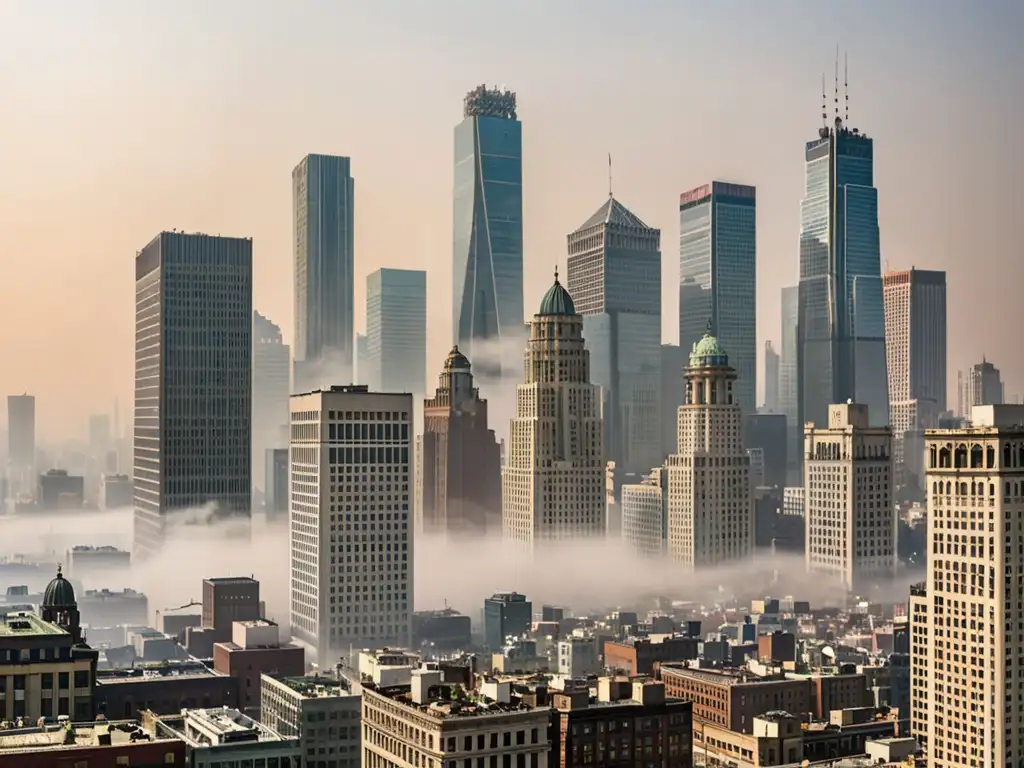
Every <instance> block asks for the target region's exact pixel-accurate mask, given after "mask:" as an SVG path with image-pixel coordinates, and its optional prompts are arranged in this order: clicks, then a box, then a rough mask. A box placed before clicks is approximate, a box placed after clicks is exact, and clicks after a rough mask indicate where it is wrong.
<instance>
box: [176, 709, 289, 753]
mask: <svg viewBox="0 0 1024 768" xmlns="http://www.w3.org/2000/svg"><path fill="white" fill-rule="evenodd" d="M157 720H158V722H159V726H158V727H157V729H156V730H157V732H158V733H160V732H162V733H164V734H167V735H171V736H174V737H176V738H179V739H181V740H182V741H184V742H185V743H186V744H188V745H189V746H190V747H192V748H196V747H216V746H219V745H222V744H225V745H226V744H231V743H238V742H243V741H249V742H252V741H261V742H275V741H276V742H292V741H293V740H291V739H285V738H283V737H282V736H280V735H279V734H277V733H275V732H274V731H272V730H270V729H269V728H267V727H266V726H264V725H261V724H260V723H258V722H256V721H255V720H253V719H252V718H251V717H249V716H248V715H244V714H242V713H241V712H239V711H238V710H237V709H232V708H230V707H219V708H215V709H213V708H211V709H183V710H181V714H179V715H169V716H164V717H158V718H157Z"/></svg>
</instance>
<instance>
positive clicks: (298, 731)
mask: <svg viewBox="0 0 1024 768" xmlns="http://www.w3.org/2000/svg"><path fill="white" fill-rule="evenodd" d="M260 696H261V706H260V722H261V723H263V724H264V725H265V726H267V727H268V728H270V729H271V730H272V731H274V732H275V733H279V734H281V735H282V736H284V737H285V738H293V739H299V741H300V743H301V744H302V747H303V749H304V750H305V751H306V755H307V760H306V765H309V764H310V763H313V762H314V761H313V760H312V759H310V756H312V755H316V756H317V758H318V761H317V762H316V763H314V765H319V762H320V761H325V763H326V765H328V766H332V768H360V766H361V765H362V746H361V745H362V738H361V736H360V731H361V730H362V729H361V726H360V716H361V713H360V709H361V706H362V698H361V697H360V696H359V695H358V694H353V692H352V689H351V687H349V686H346V685H343V684H342V683H341V682H339V681H338V680H336V679H334V678H330V677H317V676H304V677H281V676H271V675H263V676H262V678H261V680H260ZM325 723H326V727H325V725H324V724H325ZM310 750H313V751H312V752H310Z"/></svg>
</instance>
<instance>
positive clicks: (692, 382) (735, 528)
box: [665, 333, 754, 570]
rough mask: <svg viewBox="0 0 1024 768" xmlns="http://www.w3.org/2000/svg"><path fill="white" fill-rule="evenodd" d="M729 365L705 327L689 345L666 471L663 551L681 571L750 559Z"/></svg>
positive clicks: (747, 501)
mask: <svg viewBox="0 0 1024 768" xmlns="http://www.w3.org/2000/svg"><path fill="white" fill-rule="evenodd" d="M736 376H737V374H736V370H735V369H734V368H732V367H731V366H730V365H729V357H728V355H727V354H726V351H725V350H724V349H723V348H722V347H721V345H720V344H719V343H718V340H717V339H716V338H715V337H714V336H712V335H711V334H710V333H705V334H704V337H703V338H702V339H701V340H700V341H699V342H697V343H696V344H694V345H693V346H692V348H691V352H690V360H689V365H688V366H687V368H686V402H685V403H684V404H683V405H682V406H680V408H679V431H678V433H677V434H678V441H677V448H676V452H675V453H674V454H673V455H671V456H669V457H668V459H667V460H666V463H665V467H666V469H667V471H668V524H667V536H668V547H667V549H668V553H669V555H670V556H671V557H672V559H673V560H674V561H676V562H677V563H679V564H680V565H682V566H683V567H684V568H686V569H687V570H697V569H700V568H706V567H710V566H714V565H718V564H720V563H724V562H729V561H737V560H743V559H746V558H749V557H750V556H751V555H752V554H753V552H754V497H753V493H752V492H753V487H752V485H751V481H750V456H749V455H748V454H747V451H746V450H745V449H744V447H743V439H742V434H743V418H742V417H743V410H742V408H741V407H740V405H739V403H738V402H737V401H736V395H735V384H736V383H737V378H736Z"/></svg>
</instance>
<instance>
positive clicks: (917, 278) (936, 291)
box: [882, 269, 947, 490]
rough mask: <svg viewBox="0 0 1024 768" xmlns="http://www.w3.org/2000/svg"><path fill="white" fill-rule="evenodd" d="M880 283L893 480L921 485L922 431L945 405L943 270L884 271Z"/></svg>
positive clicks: (931, 426) (935, 420)
mask: <svg viewBox="0 0 1024 768" xmlns="http://www.w3.org/2000/svg"><path fill="white" fill-rule="evenodd" d="M882 289H883V295H884V298H885V354H886V358H887V361H888V362H887V367H888V371H889V423H890V424H891V426H892V440H893V460H894V462H895V465H896V469H897V472H896V474H897V485H906V484H913V485H915V486H918V487H919V488H921V489H922V490H923V487H924V486H923V481H924V472H923V470H924V465H923V457H924V431H925V430H926V429H934V428H935V427H937V426H938V425H939V415H940V414H941V413H943V412H944V411H945V410H946V374H947V370H946V273H945V272H936V271H932V270H923V269H909V270H905V271H902V272H887V273H886V274H885V275H883V276H882Z"/></svg>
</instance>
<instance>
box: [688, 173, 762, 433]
mask: <svg viewBox="0 0 1024 768" xmlns="http://www.w3.org/2000/svg"><path fill="white" fill-rule="evenodd" d="M709 323H710V325H709ZM708 328H710V329H711V333H712V334H714V335H715V337H716V338H717V339H718V341H719V343H721V344H722V346H723V347H724V348H725V349H728V350H729V359H730V360H731V361H732V365H733V367H734V368H735V369H736V376H737V378H736V403H737V404H738V405H739V406H740V407H741V408H743V411H744V413H754V411H756V410H757V398H756V393H757V195H756V190H755V189H754V187H749V186H746V185H745V184H729V183H726V182H723V181H712V182H711V183H710V184H704V185H703V186H700V187H697V188H695V189H691V190H690V191H689V192H684V193H683V194H682V195H680V197H679V346H680V347H681V348H682V349H684V350H690V349H693V345H694V344H696V343H697V342H699V341H700V340H701V338H702V337H703V335H704V332H705V330H706V329H708Z"/></svg>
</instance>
